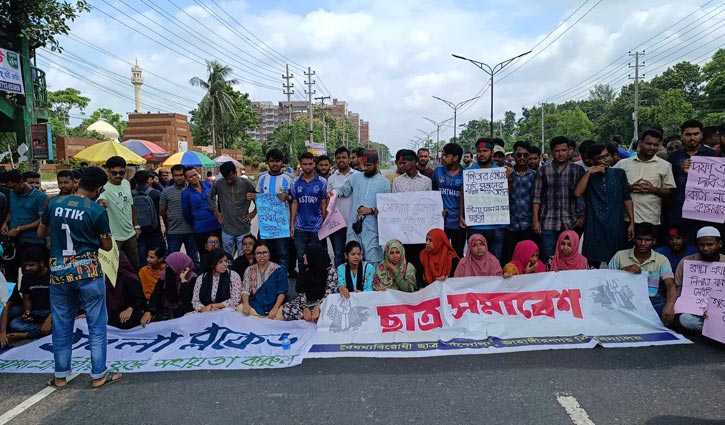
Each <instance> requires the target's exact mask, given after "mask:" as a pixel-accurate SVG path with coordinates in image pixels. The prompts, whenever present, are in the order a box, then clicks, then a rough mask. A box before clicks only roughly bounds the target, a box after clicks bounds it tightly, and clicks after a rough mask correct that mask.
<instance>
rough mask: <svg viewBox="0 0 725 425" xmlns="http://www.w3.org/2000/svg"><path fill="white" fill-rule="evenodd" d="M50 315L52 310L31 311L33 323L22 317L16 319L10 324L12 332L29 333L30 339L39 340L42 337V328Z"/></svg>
mask: <svg viewBox="0 0 725 425" xmlns="http://www.w3.org/2000/svg"><path fill="white" fill-rule="evenodd" d="M49 314H50V310H31V311H30V317H32V319H33V320H32V321H29V322H28V321H26V320H25V319H24V318H23V317H22V316H20V317H16V318H14V319H13V320H12V321H11V322H10V330H11V331H13V332H20V333H27V334H28V338H37V337H39V336H40V328H41V326H43V322H44V321H45V319H47V318H48V315H49Z"/></svg>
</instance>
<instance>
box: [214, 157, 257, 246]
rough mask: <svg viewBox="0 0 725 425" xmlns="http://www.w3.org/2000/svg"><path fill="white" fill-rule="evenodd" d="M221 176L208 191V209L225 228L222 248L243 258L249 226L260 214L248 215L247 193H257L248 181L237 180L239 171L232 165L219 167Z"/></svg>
mask: <svg viewBox="0 0 725 425" xmlns="http://www.w3.org/2000/svg"><path fill="white" fill-rule="evenodd" d="M219 172H220V173H221V175H222V178H221V179H220V180H217V181H215V182H214V185H213V186H212V187H211V190H210V191H209V206H210V208H211V210H212V212H213V213H214V215H215V216H216V218H217V220H219V223H221V225H222V247H223V248H224V251H226V252H227V254H229V255H230V256H232V257H234V252H235V251H236V253H237V255H241V254H242V239H244V237H245V236H246V235H248V234H249V232H250V231H251V226H250V223H251V222H252V219H253V218H254V216H256V215H257V210H254V211H251V212H250V211H249V207H250V206H251V204H252V202H251V200H249V199H247V194H248V193H254V185H253V184H252V182H250V181H249V179H243V178H240V177H239V176H237V168H236V166H235V165H234V163H233V162H232V161H227V162H225V163H223V164H222V165H221V166H220V167H219Z"/></svg>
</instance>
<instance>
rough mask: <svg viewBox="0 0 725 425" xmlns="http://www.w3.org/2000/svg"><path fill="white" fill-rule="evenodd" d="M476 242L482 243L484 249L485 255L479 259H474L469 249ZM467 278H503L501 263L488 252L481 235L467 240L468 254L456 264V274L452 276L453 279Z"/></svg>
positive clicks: (486, 243) (486, 244)
mask: <svg viewBox="0 0 725 425" xmlns="http://www.w3.org/2000/svg"><path fill="white" fill-rule="evenodd" d="M477 241H482V242H483V245H484V246H485V247H486V254H484V255H483V256H481V257H476V256H475V255H473V253H472V252H471V247H472V246H473V244H474V243H475V242H477ZM468 276H503V271H502V270H501V263H500V262H499V261H498V259H497V258H496V257H494V256H493V254H491V252H490V251H489V250H488V242H487V241H486V238H484V237H483V235H478V234H475V235H471V237H470V238H468V252H467V253H466V255H465V256H464V257H463V259H461V262H460V263H458V267H457V268H456V273H455V274H454V277H468Z"/></svg>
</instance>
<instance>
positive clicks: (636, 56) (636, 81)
mask: <svg viewBox="0 0 725 425" xmlns="http://www.w3.org/2000/svg"><path fill="white" fill-rule="evenodd" d="M629 56H634V66H632V65H631V64H629V67H630V68H634V112H633V113H632V121H634V138H633V139H632V142H634V141H635V140H637V139H638V138H639V78H640V75H639V68H640V67H644V62H642V63H641V64H640V63H639V57H640V56H644V50H642V52H634V54H632V53H631V52H630V53H629ZM642 77H644V74H642ZM630 78H632V77H630Z"/></svg>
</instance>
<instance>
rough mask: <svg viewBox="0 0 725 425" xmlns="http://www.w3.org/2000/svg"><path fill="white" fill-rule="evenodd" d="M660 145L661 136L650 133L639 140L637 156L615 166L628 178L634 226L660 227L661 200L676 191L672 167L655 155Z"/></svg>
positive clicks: (653, 130) (654, 132)
mask: <svg viewBox="0 0 725 425" xmlns="http://www.w3.org/2000/svg"><path fill="white" fill-rule="evenodd" d="M661 143H662V133H660V132H659V131H657V130H655V129H647V130H645V131H643V132H642V135H641V136H640V137H639V143H638V144H637V155H635V156H632V157H629V158H626V159H623V160H621V161H620V162H618V163H617V165H616V166H615V168H621V169H622V170H624V172H625V173H626V174H627V182H628V183H629V188H630V190H631V191H632V203H633V204H634V222H635V223H652V224H654V225H655V226H659V224H660V217H661V216H662V199H663V198H667V197H668V196H670V193H672V189H674V188H675V179H674V177H673V176H672V166H671V165H670V163H669V162H667V161H665V160H664V159H662V158H659V157H658V156H657V155H656V154H657V151H658V150H659V149H660V146H661ZM657 234H659V232H657Z"/></svg>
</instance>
